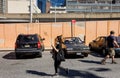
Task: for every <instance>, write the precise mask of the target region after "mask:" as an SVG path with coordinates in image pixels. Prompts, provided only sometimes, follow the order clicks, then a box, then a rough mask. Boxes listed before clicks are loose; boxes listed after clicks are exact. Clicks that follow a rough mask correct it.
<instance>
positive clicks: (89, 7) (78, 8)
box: [66, 0, 120, 13]
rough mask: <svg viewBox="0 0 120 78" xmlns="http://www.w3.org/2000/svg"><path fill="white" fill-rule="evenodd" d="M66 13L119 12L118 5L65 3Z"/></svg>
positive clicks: (68, 0)
mask: <svg viewBox="0 0 120 78" xmlns="http://www.w3.org/2000/svg"><path fill="white" fill-rule="evenodd" d="M66 10H67V12H68V13H69V12H120V3H115V4H112V2H111V3H110V2H109V3H80V2H78V1H70V0H67V1H66Z"/></svg>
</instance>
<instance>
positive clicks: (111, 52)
mask: <svg viewBox="0 0 120 78" xmlns="http://www.w3.org/2000/svg"><path fill="white" fill-rule="evenodd" d="M114 34H115V32H114V31H110V35H109V36H108V37H107V48H108V54H107V55H106V57H105V58H104V59H103V60H102V61H101V64H103V65H105V63H106V60H107V59H108V58H109V57H112V64H117V62H116V61H115V58H114V57H115V51H114V47H119V45H118V44H117V42H116V41H115V36H114Z"/></svg>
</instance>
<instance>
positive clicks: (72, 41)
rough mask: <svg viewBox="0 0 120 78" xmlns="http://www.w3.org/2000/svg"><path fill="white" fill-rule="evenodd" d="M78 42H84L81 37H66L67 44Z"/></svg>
mask: <svg viewBox="0 0 120 78" xmlns="http://www.w3.org/2000/svg"><path fill="white" fill-rule="evenodd" d="M76 43H82V41H81V40H80V38H77V37H72V38H66V39H65V44H76Z"/></svg>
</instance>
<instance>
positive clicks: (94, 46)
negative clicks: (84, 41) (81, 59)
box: [89, 36, 107, 54]
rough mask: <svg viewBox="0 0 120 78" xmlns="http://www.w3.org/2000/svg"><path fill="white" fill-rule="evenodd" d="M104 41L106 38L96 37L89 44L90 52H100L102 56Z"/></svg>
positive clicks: (104, 48) (105, 43)
mask: <svg viewBox="0 0 120 78" xmlns="http://www.w3.org/2000/svg"><path fill="white" fill-rule="evenodd" d="M106 39H107V37H106V36H99V37H97V38H96V39H95V40H93V41H92V42H90V43H89V47H90V50H91V51H97V52H101V53H102V54H104V53H105V51H106V46H107V42H106Z"/></svg>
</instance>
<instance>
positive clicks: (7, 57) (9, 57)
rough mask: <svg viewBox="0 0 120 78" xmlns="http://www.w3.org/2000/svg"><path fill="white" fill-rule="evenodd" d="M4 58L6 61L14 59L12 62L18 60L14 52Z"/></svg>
mask: <svg viewBox="0 0 120 78" xmlns="http://www.w3.org/2000/svg"><path fill="white" fill-rule="evenodd" d="M3 58H4V59H12V60H14V59H16V57H15V53H14V52H10V53H8V54H6V55H4V56H3Z"/></svg>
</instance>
